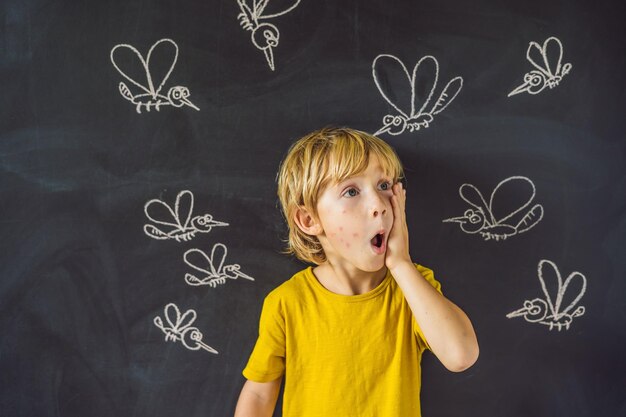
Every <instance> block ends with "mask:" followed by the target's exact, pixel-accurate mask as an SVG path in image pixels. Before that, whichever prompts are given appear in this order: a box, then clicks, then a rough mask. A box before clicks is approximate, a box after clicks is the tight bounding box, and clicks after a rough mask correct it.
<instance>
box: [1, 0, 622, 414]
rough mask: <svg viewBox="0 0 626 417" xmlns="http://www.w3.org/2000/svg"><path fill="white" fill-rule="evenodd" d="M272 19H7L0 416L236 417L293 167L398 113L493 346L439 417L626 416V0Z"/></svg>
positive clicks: (432, 252)
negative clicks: (347, 133)
mask: <svg viewBox="0 0 626 417" xmlns="http://www.w3.org/2000/svg"><path fill="white" fill-rule="evenodd" d="M246 3H247V7H248V8H247V9H246V8H243V9H242V7H243V6H242V4H246ZM253 3H254V2H253V0H245V1H244V0H241V1H240V2H239V3H238V2H236V1H221V2H219V1H208V0H207V1H187V2H174V1H85V2H68V1H43V0H42V1H38V0H32V1H17V0H7V1H4V2H2V4H0V16H2V19H0V22H1V23H0V28H1V29H0V85H1V86H2V94H0V109H1V110H0V168H1V173H0V191H1V193H2V199H1V200H0V216H1V217H0V219H1V221H0V224H1V227H0V231H1V239H0V242H2V243H1V244H0V245H1V250H0V259H1V260H0V268H1V269H0V270H1V273H0V334H1V335H2V336H1V339H0V415H3V416H151V417H157V416H175V415H180V416H228V415H231V414H232V413H233V411H234V407H235V404H236V401H237V397H238V395H239V392H240V389H241V386H242V384H243V382H244V379H243V377H242V375H241V370H242V369H243V367H244V365H245V363H246V361H247V359H248V355H249V353H250V351H251V349H252V347H253V344H254V342H255V340H256V332H257V324H258V317H259V312H260V309H261V303H262V301H263V297H264V296H265V295H266V294H267V293H268V292H269V291H270V290H271V289H273V288H274V287H276V286H277V285H278V284H280V283H281V282H283V281H284V280H286V279H288V278H289V277H290V276H291V275H292V274H293V273H295V272H297V271H298V270H300V269H302V268H303V267H304V266H305V265H303V264H301V263H299V262H298V261H296V260H294V259H290V258H287V257H285V256H283V255H280V253H279V252H280V249H281V239H282V238H284V237H285V234H286V229H285V223H284V222H283V219H282V217H281V214H280V211H279V209H278V207H277V198H276V194H275V192H276V186H275V173H276V170H277V168H278V165H279V162H280V160H281V158H282V157H283V155H284V153H285V152H286V150H287V148H288V146H289V145H290V144H291V143H292V142H293V141H294V140H296V139H297V138H299V137H300V136H302V135H303V134H305V133H308V132H309V131H311V130H314V129H317V128H320V127H322V126H325V125H332V124H335V125H347V126H351V127H354V128H357V129H361V130H367V131H370V132H376V131H378V130H379V129H382V128H383V127H384V125H385V123H384V122H385V121H387V122H389V126H388V128H387V129H384V130H385V131H384V132H382V133H380V136H381V137H382V138H384V139H386V140H387V141H388V142H389V143H390V144H391V145H392V146H394V147H395V149H396V150H397V152H398V154H399V155H400V157H401V159H402V160H403V162H404V164H405V168H406V175H407V184H408V202H407V210H408V221H409V231H410V234H411V252H412V256H413V258H414V261H416V262H419V263H422V264H424V265H427V266H429V267H430V268H433V269H434V270H435V274H436V277H437V278H438V280H440V281H441V282H442V284H443V289H444V293H445V294H446V295H447V296H448V297H449V298H450V299H452V300H453V301H454V302H456V303H457V304H458V305H459V306H461V307H462V308H463V309H464V310H465V311H466V312H467V313H468V315H469V316H470V318H471V319H472V321H473V323H474V326H475V328H476V331H477V334H478V338H479V342H480V346H481V356H480V358H479V361H478V362H477V363H476V364H475V365H474V366H473V367H472V368H470V369H469V370H468V371H466V372H464V373H460V374H453V373H450V372H448V371H446V370H445V368H443V366H442V365H441V364H440V363H439V362H438V361H437V360H436V358H435V357H434V356H433V355H426V356H425V357H424V361H423V365H424V370H423V381H424V385H423V388H422V394H421V398H422V408H423V414H424V416H429V417H436V416H460V415H463V416H507V417H516V416H519V417H527V416H541V417H543V416H546V417H547V416H567V417H574V416H593V417H597V416H626V395H625V392H626V301H625V300H624V299H625V296H626V256H624V251H625V248H626V245H625V244H626V169H625V159H626V146H625V139H624V134H625V132H626V129H625V128H626V122H625V121H624V120H625V119H624V116H623V113H624V102H625V97H624V91H625V88H624V87H625V83H624V74H625V73H626V62H625V58H624V57H625V54H624V51H625V47H626V36H625V33H624V25H623V20H624V6H623V4H622V3H621V2H617V1H612V2H571V1H569V2H555V1H548V2H545V1H537V0H533V1H531V2H525V3H524V2H498V1H491V2H464V1H460V0H454V1H430V2H416V1H408V0H407V1H367V2H366V1H344V2H333V1H326V0H322V1H307V0H302V1H301V2H297V1H296V0H285V1H282V0H281V1H279V0H270V1H269V2H268V4H267V6H266V7H265V9H263V10H260V8H257V9H255V8H254V4H253ZM259 3H261V2H259ZM293 6H295V7H293ZM242 10H243V12H242ZM255 30H256V31H255ZM550 38H553V39H551V40H550ZM546 41H548V42H547V43H545V44H544V42H546ZM531 42H536V44H531ZM116 46H117V48H116ZM544 46H545V50H544V49H543V48H544ZM559 50H561V51H562V59H561V61H560V62H559V52H560V51H559ZM149 51H151V53H150V56H149V57H148V53H149ZM527 51H528V52H529V54H528V56H527ZM542 53H545V55H546V58H545V62H544V61H543V55H542ZM424 57H426V58H424ZM142 60H143V62H142ZM531 60H533V62H534V64H535V65H533V63H532V62H531ZM418 62H420V64H419V66H418V68H417V69H416V70H415V76H413V71H414V68H415V66H416V64H417V63H418ZM405 71H406V73H405ZM148 74H149V77H148ZM525 74H529V75H528V76H527V77H526V78H525ZM435 77H437V78H436V79H437V82H436V84H435V82H434V80H435ZM526 82H527V83H528V85H526V86H524V84H525V83H526ZM446 87H447V88H446ZM518 87H519V88H518ZM516 89H517V90H516ZM431 91H432V95H431V96H430V97H429V95H430V94H431ZM512 92H514V93H515V94H511V93H512ZM442 93H444V94H443V95H442ZM440 99H441V101H440ZM387 115H389V117H388V118H387V119H384V118H385V116H387ZM464 184H466V185H464ZM481 196H482V198H481ZM177 197H179V199H178V204H176V201H177ZM192 199H193V205H192ZM176 207H178V209H177V210H176ZM468 209H469V210H473V212H466V210H468ZM480 215H485V216H487V217H486V219H485V218H480ZM453 218H454V219H456V221H454V220H450V221H444V220H449V219H453ZM212 222H221V223H223V224H221V225H218V224H217V223H212ZM504 237H506V239H503V238H504ZM211 265H212V266H213V269H212V268H211ZM557 271H558V272H557ZM242 274H245V276H244V275H242ZM558 274H560V276H561V286H560V287H559V284H558V283H559V281H558ZM569 277H571V279H568V278H569ZM234 278H236V279H234ZM542 309H543V310H542ZM189 310H192V311H193V312H195V314H194V313H193V312H191V311H189ZM507 315H508V316H507ZM168 319H169V321H168ZM181 338H182V340H181ZM213 350H214V351H217V353H214V352H212V351H213ZM275 414H276V415H280V414H281V413H280V405H279V407H278V409H277V411H276V413H275Z"/></svg>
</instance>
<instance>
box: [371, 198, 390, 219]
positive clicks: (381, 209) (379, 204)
mask: <svg viewBox="0 0 626 417" xmlns="http://www.w3.org/2000/svg"><path fill="white" fill-rule="evenodd" d="M370 212H371V213H372V216H374V217H375V218H376V217H378V216H384V215H385V214H387V206H386V204H385V201H383V198H381V197H380V196H379V195H376V196H375V197H374V200H373V202H372V205H371V209H370Z"/></svg>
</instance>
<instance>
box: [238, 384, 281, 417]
mask: <svg viewBox="0 0 626 417" xmlns="http://www.w3.org/2000/svg"><path fill="white" fill-rule="evenodd" d="M281 382H282V377H281V378H278V379H275V380H273V381H270V382H254V381H250V380H247V381H246V383H245V384H244V386H243V388H242V389H241V394H239V400H238V401H237V408H236V409H235V417H271V416H272V414H273V413H274V407H276V400H277V399H278V392H279V391H280V384H281Z"/></svg>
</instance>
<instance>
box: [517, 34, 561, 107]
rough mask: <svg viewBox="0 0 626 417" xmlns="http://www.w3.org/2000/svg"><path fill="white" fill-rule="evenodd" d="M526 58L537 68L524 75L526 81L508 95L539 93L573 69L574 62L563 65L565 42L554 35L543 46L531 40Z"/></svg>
mask: <svg viewBox="0 0 626 417" xmlns="http://www.w3.org/2000/svg"><path fill="white" fill-rule="evenodd" d="M526 59H528V61H529V62H530V63H531V64H532V65H533V67H535V68H536V69H535V70H532V71H530V72H527V73H526V74H525V75H524V83H523V84H522V85H520V86H519V87H517V88H515V89H514V90H513V91H511V92H510V93H509V95H508V97H511V96H514V95H515V94H519V93H528V94H539V93H540V92H542V91H543V89H544V88H546V87H549V88H551V89H552V88H554V87H556V86H557V85H559V83H560V82H561V80H562V79H563V77H565V75H567V74H568V73H569V72H570V70H571V69H572V64H570V63H567V64H563V65H561V60H562V59H563V44H561V41H560V40H558V39H557V38H555V37H554V36H551V37H549V38H548V39H546V40H545V42H544V43H543V46H541V45H539V44H538V43H537V42H530V45H529V46H528V50H527V51H526Z"/></svg>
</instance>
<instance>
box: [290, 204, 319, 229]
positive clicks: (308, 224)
mask: <svg viewBox="0 0 626 417" xmlns="http://www.w3.org/2000/svg"><path fill="white" fill-rule="evenodd" d="M293 218H294V221H295V222H296V225H298V228H300V230H302V231H303V232H304V233H306V234H307V235H313V236H317V235H319V234H320V233H322V231H323V228H322V225H321V223H320V222H319V221H318V220H317V219H316V218H315V216H313V214H312V213H311V212H309V210H307V209H306V208H305V207H303V206H300V207H298V208H297V209H296V212H295V213H294V215H293Z"/></svg>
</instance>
